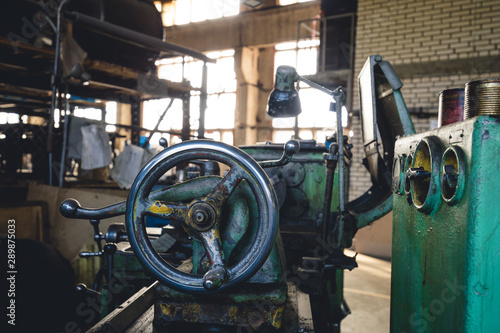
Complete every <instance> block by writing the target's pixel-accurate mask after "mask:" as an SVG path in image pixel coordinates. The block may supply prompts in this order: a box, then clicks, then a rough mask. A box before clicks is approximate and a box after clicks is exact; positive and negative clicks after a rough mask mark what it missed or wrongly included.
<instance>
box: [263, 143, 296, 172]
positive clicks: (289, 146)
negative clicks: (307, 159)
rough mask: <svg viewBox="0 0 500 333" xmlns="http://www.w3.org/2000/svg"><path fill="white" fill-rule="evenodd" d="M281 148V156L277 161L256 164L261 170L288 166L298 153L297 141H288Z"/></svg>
mask: <svg viewBox="0 0 500 333" xmlns="http://www.w3.org/2000/svg"><path fill="white" fill-rule="evenodd" d="M283 148H284V151H283V155H282V156H281V158H280V159H279V160H274V161H262V162H258V163H259V165H260V166H261V167H262V168H270V167H277V166H282V165H286V164H288V163H289V162H290V161H291V160H292V156H293V155H294V154H296V153H298V152H299V150H300V143H299V142H298V141H297V140H290V141H288V142H287V143H285V146H284V147H283Z"/></svg>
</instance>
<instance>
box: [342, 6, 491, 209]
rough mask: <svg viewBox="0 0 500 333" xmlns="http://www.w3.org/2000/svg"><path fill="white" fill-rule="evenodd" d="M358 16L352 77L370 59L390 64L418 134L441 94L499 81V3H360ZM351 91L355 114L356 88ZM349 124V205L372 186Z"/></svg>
mask: <svg viewBox="0 0 500 333" xmlns="http://www.w3.org/2000/svg"><path fill="white" fill-rule="evenodd" d="M357 14H358V20H357V26H356V49H355V52H356V55H355V63H354V73H355V75H356V76H357V74H358V73H359V72H360V70H361V68H362V66H363V64H364V63H365V61H366V59H367V57H368V56H369V55H372V54H380V55H381V56H382V58H383V59H384V60H388V61H390V62H391V63H392V64H393V66H394V68H395V69H396V71H397V72H398V75H399V76H400V78H401V79H402V81H403V84H404V87H403V89H402V92H403V96H404V98H405V101H406V104H407V106H408V109H409V111H410V113H412V119H413V122H414V125H415V129H416V131H417V132H423V131H426V130H428V129H430V126H431V121H432V120H434V123H435V121H436V120H437V111H438V96H439V92H440V91H442V90H444V89H450V88H457V87H463V86H464V85H465V83H467V82H469V81H472V80H477V79H484V78H500V19H499V17H500V1H498V0H456V1H448V0H426V1H413V0H359V1H358V13H357ZM355 81H357V80H355ZM353 91H354V92H355V93H354V94H353V111H354V112H353V113H354V114H357V113H358V111H359V97H358V93H357V92H358V85H357V82H355V83H354V90H353ZM419 113H420V115H419ZM422 116H423V117H422ZM351 124H352V128H353V131H354V133H355V135H354V137H353V138H352V139H351V140H352V142H353V144H354V149H353V153H354V158H353V161H352V164H351V170H350V172H351V179H350V191H349V198H350V200H352V199H354V198H356V197H358V196H359V195H361V194H363V193H364V192H365V191H366V190H367V189H368V188H369V186H370V184H371V182H370V178H369V175H368V173H367V172H366V170H365V168H364V167H363V166H362V164H361V160H362V158H363V157H364V153H363V149H362V148H363V145H362V143H361V136H360V135H361V130H360V122H359V118H358V116H354V117H353V118H352V121H351Z"/></svg>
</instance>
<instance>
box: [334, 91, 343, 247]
mask: <svg viewBox="0 0 500 333" xmlns="http://www.w3.org/2000/svg"><path fill="white" fill-rule="evenodd" d="M333 99H334V100H335V112H336V113H337V143H338V145H339V147H338V155H339V160H338V166H339V172H338V175H339V216H338V235H337V237H338V238H337V246H338V248H340V247H341V246H342V236H343V234H344V217H343V213H344V209H345V205H344V199H345V188H344V186H345V185H344V164H345V163H344V131H343V129H342V106H343V105H344V100H345V93H344V91H343V90H342V88H340V87H339V88H338V89H337V90H336V91H334V93H333Z"/></svg>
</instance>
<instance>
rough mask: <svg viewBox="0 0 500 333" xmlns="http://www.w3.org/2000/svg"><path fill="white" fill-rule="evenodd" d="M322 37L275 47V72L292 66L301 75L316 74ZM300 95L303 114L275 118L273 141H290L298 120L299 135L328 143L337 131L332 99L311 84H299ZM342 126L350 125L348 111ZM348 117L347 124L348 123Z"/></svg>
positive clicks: (343, 115)
mask: <svg viewBox="0 0 500 333" xmlns="http://www.w3.org/2000/svg"><path fill="white" fill-rule="evenodd" d="M318 46H319V40H318V39H310V40H303V41H300V42H299V43H298V44H297V43H296V42H289V43H282V44H277V45H276V46H275V50H276V53H275V57H274V65H275V72H276V69H277V68H278V66H281V65H289V66H293V67H295V68H296V69H297V72H298V73H299V75H301V76H307V75H311V74H315V73H316V69H317V57H318ZM299 96H300V102H301V106H302V113H301V114H300V115H299V116H298V117H297V119H295V118H275V119H273V128H275V130H274V131H273V142H286V141H287V140H289V139H290V138H291V137H292V136H293V135H294V133H295V131H294V128H295V122H296V121H297V125H298V128H299V131H298V135H299V137H300V138H301V139H305V140H308V139H314V140H316V141H317V142H318V143H320V144H321V143H324V142H325V138H326V137H327V136H328V135H331V134H333V132H335V128H336V126H337V125H336V124H337V120H336V115H335V113H334V112H331V111H329V110H330V102H331V100H332V98H331V97H330V96H328V95H327V94H325V93H324V92H321V91H319V90H317V89H315V88H311V87H310V86H308V85H307V84H305V83H303V82H300V83H299ZM342 119H343V121H342V126H347V110H346V109H345V108H344V109H343V112H342ZM344 119H345V123H344Z"/></svg>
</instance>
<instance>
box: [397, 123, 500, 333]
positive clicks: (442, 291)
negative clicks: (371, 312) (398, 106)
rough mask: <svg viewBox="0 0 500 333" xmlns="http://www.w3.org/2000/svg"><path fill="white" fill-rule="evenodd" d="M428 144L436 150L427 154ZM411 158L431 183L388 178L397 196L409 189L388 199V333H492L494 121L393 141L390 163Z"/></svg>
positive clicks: (498, 126)
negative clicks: (396, 186) (397, 187)
mask: <svg viewBox="0 0 500 333" xmlns="http://www.w3.org/2000/svg"><path fill="white" fill-rule="evenodd" d="M423 139H425V140H424V141H422V140H423ZM429 139H430V141H435V143H437V144H435V145H434V144H431V145H427V147H428V148H429V149H428V154H426V153H425V149H424V150H421V147H422V144H423V142H425V141H427V142H429ZM436 139H437V140H436ZM417 147H419V148H418V149H417ZM449 147H453V148H449ZM446 149H448V150H446ZM419 151H420V153H419ZM416 152H417V153H416ZM443 153H444V154H443ZM419 154H420V155H419ZM443 155H444V157H442V156H443ZM410 156H411V158H412V166H413V167H419V166H423V167H424V169H425V170H427V171H429V172H431V178H430V179H429V178H427V179H416V178H415V179H413V180H411V181H410V180H409V179H408V177H406V178H405V177H403V176H401V177H398V175H395V176H396V177H394V175H393V179H401V181H402V182H403V183H402V184H400V188H405V185H408V184H405V183H404V182H409V184H410V194H405V193H404V191H395V192H396V193H395V194H394V195H393V197H394V202H393V204H394V212H393V214H394V217H393V248H392V288H391V332H485V333H486V332H497V331H498V328H499V327H500V316H499V309H500V265H497V264H496V262H497V261H498V258H499V255H500V214H499V213H500V210H499V208H498V204H497V202H496V201H497V198H498V197H499V196H500V177H499V176H498V170H500V158H499V156H500V119H499V118H498V117H497V118H495V117H488V116H481V117H476V118H472V119H470V120H466V121H463V122H459V123H454V124H450V125H447V126H444V127H441V128H438V129H435V130H431V131H428V132H426V133H421V134H417V135H413V136H409V137H405V138H401V139H399V140H398V141H397V142H396V149H395V159H398V160H399V162H401V164H402V165H405V164H407V163H406V162H407V160H408V158H409V157H410ZM398 160H397V161H398ZM426 160H427V162H426ZM430 160H432V162H431V161H430ZM436 166H437V167H436ZM450 170H452V171H451V172H450ZM401 171H402V172H404V170H401ZM443 176H445V179H444V180H443ZM444 181H446V184H447V185H444ZM455 186H456V187H455ZM406 189H408V186H406ZM427 189H428V193H427ZM419 191H420V193H419ZM406 193H408V191H406ZM426 194H427V196H428V198H427V199H429V198H430V199H431V200H430V201H429V202H425V200H426V198H425V196H426ZM408 195H411V196H412V198H413V200H409V199H408ZM460 196H461V197H460ZM413 201H416V202H413ZM422 206H425V208H424V209H422ZM417 207H418V208H417Z"/></svg>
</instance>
